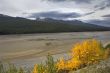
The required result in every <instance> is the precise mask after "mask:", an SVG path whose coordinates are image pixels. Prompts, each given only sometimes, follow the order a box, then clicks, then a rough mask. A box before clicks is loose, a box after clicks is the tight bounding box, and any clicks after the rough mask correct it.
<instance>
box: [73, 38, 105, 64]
mask: <svg viewBox="0 0 110 73" xmlns="http://www.w3.org/2000/svg"><path fill="white" fill-rule="evenodd" d="M103 55H104V48H103V45H102V44H101V42H100V41H98V40H95V39H91V40H85V41H83V42H81V43H77V44H75V46H74V47H73V48H72V58H76V59H77V60H80V61H81V62H82V64H84V65H89V64H93V63H96V62H98V61H100V60H102V59H103Z"/></svg>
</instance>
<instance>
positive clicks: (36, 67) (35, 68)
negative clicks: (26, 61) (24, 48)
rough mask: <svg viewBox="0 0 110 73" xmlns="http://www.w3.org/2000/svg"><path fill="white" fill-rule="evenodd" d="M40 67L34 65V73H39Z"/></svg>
mask: <svg viewBox="0 0 110 73" xmlns="http://www.w3.org/2000/svg"><path fill="white" fill-rule="evenodd" d="M37 69H38V65H37V64H36V65H34V69H33V73H38V70H37Z"/></svg>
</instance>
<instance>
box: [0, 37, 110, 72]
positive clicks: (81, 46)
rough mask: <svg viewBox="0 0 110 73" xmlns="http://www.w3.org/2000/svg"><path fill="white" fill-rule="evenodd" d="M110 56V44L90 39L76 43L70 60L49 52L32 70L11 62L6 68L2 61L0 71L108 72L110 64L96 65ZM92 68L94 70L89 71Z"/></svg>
mask: <svg viewBox="0 0 110 73" xmlns="http://www.w3.org/2000/svg"><path fill="white" fill-rule="evenodd" d="M109 57H110V44H108V45H107V46H105V47H104V46H103V44H102V43H101V42H100V41H99V40H96V39H89V40H85V41H82V42H80V43H76V44H75V45H74V46H73V48H72V49H71V52H70V58H69V59H68V60H67V59H66V60H65V59H64V58H60V59H59V60H57V61H54V58H53V57H52V56H51V55H50V54H48V55H47V60H46V61H45V63H41V64H36V65H34V67H33V69H32V70H25V69H23V68H16V66H14V65H13V64H9V66H8V67H7V68H5V67H4V65H3V63H2V62H0V73H74V72H75V73H105V72H106V73H107V72H108V71H109V70H110V66H106V67H105V68H102V67H101V69H100V68H99V67H98V68H94V65H97V66H98V64H100V63H101V62H102V61H106V60H109V59H108V58H109ZM109 62H110V61H109ZM105 63H106V62H105ZM102 65H103V64H102ZM102 65H101V66H102ZM92 66H93V67H92ZM84 68H86V69H84ZM92 69H93V71H91V72H89V71H90V70H92ZM96 69H97V70H96ZM79 70H80V71H79ZM99 70H100V71H99ZM101 70H102V71H101ZM77 71H79V72H77Z"/></svg>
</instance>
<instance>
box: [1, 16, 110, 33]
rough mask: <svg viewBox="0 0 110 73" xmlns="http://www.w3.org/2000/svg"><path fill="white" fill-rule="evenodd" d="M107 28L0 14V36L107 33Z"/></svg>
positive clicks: (82, 23)
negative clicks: (84, 32)
mask: <svg viewBox="0 0 110 73" xmlns="http://www.w3.org/2000/svg"><path fill="white" fill-rule="evenodd" d="M107 30H110V29H109V28H108V27H102V26H98V25H94V24H89V23H84V22H81V21H78V20H74V21H63V20H54V19H50V18H45V19H39V20H29V19H25V18H21V17H10V16H6V15H2V14H0V34H25V33H55V32H83V31H107Z"/></svg>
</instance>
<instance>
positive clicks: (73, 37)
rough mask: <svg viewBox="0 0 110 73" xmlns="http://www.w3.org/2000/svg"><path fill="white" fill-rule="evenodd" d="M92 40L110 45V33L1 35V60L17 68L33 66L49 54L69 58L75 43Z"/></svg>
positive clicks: (56, 57)
mask: <svg viewBox="0 0 110 73" xmlns="http://www.w3.org/2000/svg"><path fill="white" fill-rule="evenodd" d="M90 38H96V39H99V40H101V41H102V42H103V43H104V44H106V43H109V42H110V31H107V32H71V33H44V34H43V33H42V34H21V35H0V60H4V61H10V62H12V63H14V64H16V65H17V66H33V65H34V64H36V63H41V62H44V61H45V56H46V55H47V54H48V53H50V54H52V55H54V58H55V59H58V58H59V57H65V58H68V57H69V55H68V54H66V53H69V52H70V50H71V48H72V47H73V45H74V43H76V42H80V41H83V40H85V39H90Z"/></svg>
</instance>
